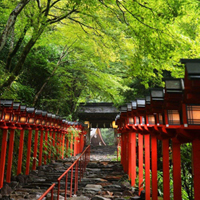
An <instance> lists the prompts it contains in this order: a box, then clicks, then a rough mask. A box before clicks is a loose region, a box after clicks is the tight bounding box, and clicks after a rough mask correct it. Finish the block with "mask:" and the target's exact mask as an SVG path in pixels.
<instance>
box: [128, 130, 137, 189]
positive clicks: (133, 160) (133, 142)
mask: <svg viewBox="0 0 200 200" xmlns="http://www.w3.org/2000/svg"><path fill="white" fill-rule="evenodd" d="M130 135H131V138H130V140H131V149H130V150H129V152H130V154H131V159H130V163H131V176H130V177H131V186H134V185H135V179H136V135H135V133H134V132H132V133H131V134H130Z"/></svg>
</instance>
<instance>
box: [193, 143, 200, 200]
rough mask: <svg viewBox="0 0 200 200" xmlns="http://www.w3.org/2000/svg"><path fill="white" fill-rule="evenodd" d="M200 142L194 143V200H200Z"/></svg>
mask: <svg viewBox="0 0 200 200" xmlns="http://www.w3.org/2000/svg"><path fill="white" fill-rule="evenodd" d="M199 155H200V140H198V139H195V140H193V142H192V164H193V165H192V166H193V182H194V200H198V199H200V189H199V188H200V167H199V165H200V156H199Z"/></svg>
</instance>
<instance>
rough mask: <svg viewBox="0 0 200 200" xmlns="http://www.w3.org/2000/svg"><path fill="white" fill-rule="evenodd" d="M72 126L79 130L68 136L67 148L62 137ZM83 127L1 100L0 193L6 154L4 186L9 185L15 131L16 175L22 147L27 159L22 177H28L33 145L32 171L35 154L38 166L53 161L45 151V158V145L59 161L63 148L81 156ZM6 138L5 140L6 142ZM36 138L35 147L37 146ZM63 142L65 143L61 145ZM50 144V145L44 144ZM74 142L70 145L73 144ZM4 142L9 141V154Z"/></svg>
mask: <svg viewBox="0 0 200 200" xmlns="http://www.w3.org/2000/svg"><path fill="white" fill-rule="evenodd" d="M71 126H73V127H74V128H75V129H77V130H79V134H78V135H75V136H74V135H73V134H72V133H70V134H71V144H70V146H69V140H68V138H67V137H65V136H66V134H69V133H68V130H69V127H71ZM84 127H85V125H84V124H82V123H78V122H68V121H66V120H64V119H63V118H62V117H59V116H56V115H53V114H51V113H47V112H46V111H41V110H35V108H28V107H26V106H23V105H20V103H18V102H13V100H8V99H1V100H0V129H2V141H1V159H0V189H1V188H2V187H3V182H4V172H5V166H6V153H8V161H7V171H6V182H7V183H10V180H11V170H12V160H13V148H14V143H15V140H14V139H15V130H16V129H18V130H20V141H19V147H18V165H17V175H18V174H20V173H21V168H22V156H23V147H24V145H27V159H26V171H25V174H26V175H28V174H29V170H30V157H31V148H32V147H31V146H32V144H31V143H32V142H33V143H34V152H33V158H34V160H33V165H32V170H35V169H36V166H37V151H38V150H39V156H38V157H39V158H38V160H39V161H38V166H41V165H42V163H44V164H47V161H50V160H51V159H55V155H54V154H53V152H51V151H49V152H48V155H46V154H45V153H44V151H46V150H47V148H46V147H45V148H44V147H43V144H44V143H45V144H46V145H47V144H48V143H49V144H50V145H52V146H53V147H56V151H57V154H58V155H59V157H61V158H64V147H65V146H66V150H67V149H68V148H70V149H71V150H73V151H74V155H77V154H79V153H81V152H82V150H83V148H84V135H85V134H86V132H85V130H84ZM25 130H28V141H27V144H24V135H25V134H27V133H25ZM33 130H34V131H35V138H34V140H33V139H32V131H33ZM8 138H9V139H8ZM38 138H39V140H40V141H39V144H40V145H39V146H38ZM65 139H66V141H65ZM48 140H50V141H48ZM73 140H74V144H73ZM7 141H9V150H8V152H7Z"/></svg>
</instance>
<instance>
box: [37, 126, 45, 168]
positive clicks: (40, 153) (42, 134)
mask: <svg viewBox="0 0 200 200" xmlns="http://www.w3.org/2000/svg"><path fill="white" fill-rule="evenodd" d="M43 137H44V129H41V131H40V150H39V151H40V152H39V163H38V166H41V165H42V150H43Z"/></svg>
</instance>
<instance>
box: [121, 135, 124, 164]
mask: <svg viewBox="0 0 200 200" xmlns="http://www.w3.org/2000/svg"><path fill="white" fill-rule="evenodd" d="M121 164H122V166H123V167H124V134H123V133H122V134H121Z"/></svg>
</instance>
